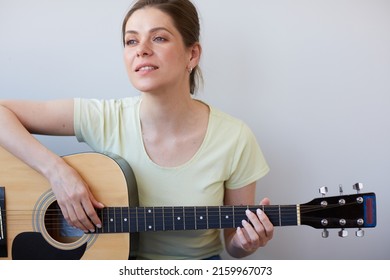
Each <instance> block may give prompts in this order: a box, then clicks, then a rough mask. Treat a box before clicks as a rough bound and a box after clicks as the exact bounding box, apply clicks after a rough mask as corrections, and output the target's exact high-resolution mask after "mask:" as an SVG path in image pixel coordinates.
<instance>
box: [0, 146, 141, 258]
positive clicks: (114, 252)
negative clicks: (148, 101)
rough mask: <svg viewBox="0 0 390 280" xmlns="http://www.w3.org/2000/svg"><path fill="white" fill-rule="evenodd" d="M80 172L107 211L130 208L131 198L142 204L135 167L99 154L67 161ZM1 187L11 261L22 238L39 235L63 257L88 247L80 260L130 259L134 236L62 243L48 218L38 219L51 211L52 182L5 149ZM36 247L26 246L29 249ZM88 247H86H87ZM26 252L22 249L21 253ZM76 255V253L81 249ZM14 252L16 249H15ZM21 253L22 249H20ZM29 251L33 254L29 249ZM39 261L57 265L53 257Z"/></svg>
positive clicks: (92, 236)
mask: <svg viewBox="0 0 390 280" xmlns="http://www.w3.org/2000/svg"><path fill="white" fill-rule="evenodd" d="M63 158H64V160H65V161H66V162H67V163H68V164H69V165H70V166H72V167H73V168H75V169H76V170H77V172H79V174H80V175H81V176H82V178H83V179H84V180H85V181H86V183H87V184H88V186H89V187H90V188H91V190H92V193H93V195H94V196H95V197H96V199H97V200H98V201H101V202H102V203H103V204H105V205H107V206H108V205H118V206H124V207H128V206H129V192H131V194H130V195H132V196H133V197H134V202H136V203H137V202H138V199H137V196H138V195H137V191H136V184H135V180H134V175H133V174H132V171H131V169H130V166H128V164H127V163H126V162H125V161H123V160H122V159H120V158H118V160H115V158H113V157H109V156H106V155H103V154H99V153H81V154H74V155H69V156H65V157H63ZM0 163H1V165H2V166H1V168H0V186H4V187H5V197H6V199H5V205H6V207H5V211H4V209H2V212H3V213H5V218H4V219H6V242H7V247H8V248H7V252H8V253H7V257H5V258H3V257H0V260H1V259H11V258H12V254H13V252H12V248H13V245H14V244H13V243H14V241H15V239H16V238H17V237H18V236H21V235H22V234H23V233H26V232H27V233H34V232H36V233H37V232H38V233H40V234H41V235H42V236H43V238H44V242H45V243H46V242H47V243H48V244H49V246H50V247H53V248H54V247H55V250H57V251H60V252H64V253H66V251H68V250H74V249H75V248H76V247H81V246H84V247H85V251H83V253H82V256H81V259H99V258H104V259H128V258H129V254H130V235H129V233H120V234H115V236H113V235H111V234H104V235H103V234H83V235H82V237H80V238H79V239H78V240H77V241H75V242H72V241H71V242H62V241H57V240H56V238H52V236H51V235H50V234H49V233H48V232H47V230H46V229H45V227H44V221H43V220H44V218H43V217H42V219H41V218H40V216H39V215H37V213H39V212H42V213H43V211H41V210H47V208H46V207H48V206H49V205H47V204H48V203H49V202H50V201H51V200H54V199H55V198H54V195H53V194H52V192H51V190H50V189H51V188H50V185H49V183H48V181H47V180H46V179H45V178H44V177H43V176H42V175H40V174H39V173H37V172H36V171H35V170H33V169H32V168H30V167H29V166H27V165H26V164H24V163H23V162H22V161H20V160H19V159H17V158H16V157H14V156H13V155H11V154H10V153H9V152H7V151H5V150H4V149H3V148H1V147H0ZM29 243H31V242H27V244H29ZM82 243H85V244H82ZM22 249H23V248H22ZM76 249H77V248H76ZM14 250H15V247H14ZM18 250H21V248H18ZM26 250H28V248H26ZM39 258H44V259H52V256H49V255H48V256H47V257H46V256H44V257H42V256H40V257H39Z"/></svg>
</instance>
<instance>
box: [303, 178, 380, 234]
mask: <svg viewBox="0 0 390 280" xmlns="http://www.w3.org/2000/svg"><path fill="white" fill-rule="evenodd" d="M361 188H362V186H361V184H356V185H354V189H355V190H357V191H358V193H357V194H352V195H343V191H342V188H341V187H340V195H339V196H330V197H326V196H325V194H326V192H327V189H326V187H322V188H320V192H321V193H322V194H323V197H320V198H316V199H313V200H312V201H310V202H308V203H305V204H301V205H300V216H301V224H303V225H308V226H311V227H314V228H320V229H324V232H323V234H322V236H323V237H328V231H327V229H331V228H341V231H340V232H339V236H340V237H346V236H347V235H348V233H347V231H346V230H345V229H346V228H358V231H357V232H356V236H358V237H362V236H363V235H364V231H363V230H362V228H372V227H375V226H376V199H375V194H374V193H359V191H360V189H361Z"/></svg>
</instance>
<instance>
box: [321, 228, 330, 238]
mask: <svg viewBox="0 0 390 280" xmlns="http://www.w3.org/2000/svg"><path fill="white" fill-rule="evenodd" d="M321 235H322V238H328V237H329V231H328V230H327V229H326V228H325V229H324V231H323V232H322V234H321Z"/></svg>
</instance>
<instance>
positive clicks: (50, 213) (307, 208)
mask: <svg viewBox="0 0 390 280" xmlns="http://www.w3.org/2000/svg"><path fill="white" fill-rule="evenodd" d="M350 204H356V203H350ZM346 205H348V204H346ZM212 207H213V206H211V207H204V208H212ZM217 207H218V206H217ZM276 207H277V209H275V208H276ZM280 207H281V208H283V207H290V208H291V213H289V214H291V215H293V216H294V215H295V214H296V209H295V207H293V206H292V205H287V206H282V205H281V206H280ZM338 207H340V206H339V205H329V206H328V207H326V209H325V210H328V209H329V210H330V209H332V208H338ZM135 208H138V209H143V211H145V209H148V207H133V208H130V210H135ZM151 208H152V207H151ZM156 208H159V207H154V209H156ZM160 208H161V207H160ZM164 208H165V209H166V208H172V207H164ZM191 208H192V207H191ZM197 208H202V207H197ZM230 208H232V207H231V206H221V215H219V214H214V213H213V212H211V214H209V215H208V217H209V218H210V219H213V218H216V217H220V216H222V215H224V214H227V213H229V214H230V213H231V210H230ZM240 208H241V209H240ZM247 208H250V209H257V208H259V206H236V207H235V210H236V212H237V211H241V210H242V211H243V212H244V210H246V209H247ZM260 208H261V206H260ZM300 208H301V211H300V212H301V214H302V213H305V214H306V213H310V212H316V211H318V210H324V207H319V206H316V205H314V206H313V205H301V206H300ZM126 209H128V207H126ZM224 210H225V212H226V211H229V212H227V213H223V211H224ZM10 211H12V213H15V212H16V213H17V214H10ZM273 211H274V212H275V213H273ZM22 212H27V213H22ZM33 212H35V213H36V212H46V214H45V225H46V226H47V227H49V226H50V227H51V226H53V229H56V228H57V226H58V225H61V227H60V226H58V228H63V226H62V225H63V223H62V222H61V221H59V220H58V218H59V217H62V214H61V211H60V210H59V209H47V210H46V211H44V210H2V213H3V215H4V216H5V214H6V213H8V216H7V217H6V218H7V223H8V224H9V225H14V224H13V223H12V222H17V224H16V225H22V223H21V222H22V221H24V220H26V221H27V223H28V224H31V213H33ZM140 212H142V211H140ZM276 212H277V213H276ZM265 213H266V214H267V215H268V216H269V217H270V219H272V218H275V217H276V218H278V217H279V206H275V205H271V206H269V205H268V206H265ZM158 214H159V213H157V215H158ZM284 214H285V213H284ZM142 215H145V214H142ZM184 215H188V213H185V211H184V212H183V216H184ZM241 216H243V217H244V216H245V215H244V214H241ZM15 217H16V218H15ZM132 217H133V219H135V214H134V213H130V216H129V217H128V218H129V223H130V222H131V219H132ZM154 217H155V218H157V219H158V218H162V217H163V216H162V215H160V216H156V213H154ZM314 218H316V217H314ZM50 219H51V220H50ZM62 219H63V220H64V218H63V217H62ZM294 221H296V217H295V216H294V218H292V219H290V218H289V217H288V215H287V216H285V218H284V219H283V222H284V223H285V224H286V223H289V222H294ZM233 222H235V221H233ZM277 226H278V225H277Z"/></svg>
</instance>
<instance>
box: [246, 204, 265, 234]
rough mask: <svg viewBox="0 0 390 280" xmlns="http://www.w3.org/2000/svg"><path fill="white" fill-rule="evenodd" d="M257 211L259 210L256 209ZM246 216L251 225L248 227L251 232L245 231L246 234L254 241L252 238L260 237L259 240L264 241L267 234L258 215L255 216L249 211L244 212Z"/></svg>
mask: <svg viewBox="0 0 390 280" xmlns="http://www.w3.org/2000/svg"><path fill="white" fill-rule="evenodd" d="M258 210H260V209H258ZM258 210H257V211H258ZM260 211H261V210H260ZM246 216H247V217H248V220H249V221H250V223H251V225H250V226H251V231H249V229H247V230H248V233H250V236H251V238H252V239H254V238H259V237H260V239H266V238H267V233H266V230H265V228H264V225H263V223H262V222H261V220H260V218H259V216H258V213H256V214H255V213H253V212H252V211H250V210H246Z"/></svg>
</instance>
